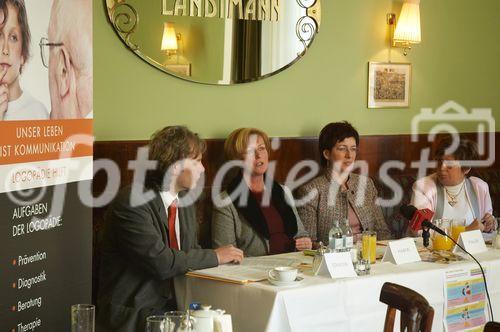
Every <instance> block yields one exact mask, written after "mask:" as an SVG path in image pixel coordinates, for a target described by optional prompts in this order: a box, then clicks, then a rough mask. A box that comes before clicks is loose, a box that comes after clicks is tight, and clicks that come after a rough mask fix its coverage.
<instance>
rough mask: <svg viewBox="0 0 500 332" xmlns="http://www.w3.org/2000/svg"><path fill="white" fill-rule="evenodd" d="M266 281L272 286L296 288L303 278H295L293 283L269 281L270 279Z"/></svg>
mask: <svg viewBox="0 0 500 332" xmlns="http://www.w3.org/2000/svg"><path fill="white" fill-rule="evenodd" d="M267 281H269V283H271V284H272V285H274V286H278V287H286V286H298V285H300V284H301V283H302V282H303V281H304V278H303V277H297V278H295V280H294V281H279V280H274V279H271V278H267Z"/></svg>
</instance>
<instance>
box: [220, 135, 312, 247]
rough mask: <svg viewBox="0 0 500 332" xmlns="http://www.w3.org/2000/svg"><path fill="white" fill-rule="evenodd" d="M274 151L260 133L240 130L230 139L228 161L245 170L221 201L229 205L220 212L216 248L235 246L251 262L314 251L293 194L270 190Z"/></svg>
mask: <svg viewBox="0 0 500 332" xmlns="http://www.w3.org/2000/svg"><path fill="white" fill-rule="evenodd" d="M269 151H270V142H269V138H268V136H267V134H266V133H264V132H263V131H261V130H259V129H255V128H240V129H236V130H235V131H233V132H232V133H231V134H230V135H229V137H228V138H227V140H226V142H225V144H224V152H225V155H226V159H228V160H240V161H242V168H241V170H240V171H239V172H238V174H237V175H236V176H235V177H234V178H233V179H232V180H231V182H230V183H229V185H228V186H227V189H226V191H224V192H223V193H222V194H221V196H220V198H221V200H227V201H228V202H227V204H225V205H223V206H217V204H216V206H215V207H214V211H213V217H212V242H213V246H214V248H218V247H222V246H225V245H229V244H232V245H234V246H236V247H238V248H240V249H241V250H243V252H244V253H245V256H264V255H272V254H280V253H285V252H291V251H295V250H305V249H311V246H312V243H311V239H310V238H309V235H308V234H307V232H306V231H305V230H304V227H303V225H302V222H301V221H300V218H299V216H298V214H297V210H296V209H295V206H294V203H293V202H294V201H293V197H292V195H291V193H290V191H289V189H288V188H286V187H284V186H282V185H280V184H279V183H277V182H275V181H272V185H268V186H266V181H265V180H266V171H267V169H268V165H269ZM269 183H270V181H269ZM241 195H243V197H244V198H245V197H246V199H240V198H241Z"/></svg>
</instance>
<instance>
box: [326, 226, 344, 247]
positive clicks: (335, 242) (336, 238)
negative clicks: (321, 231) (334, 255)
mask: <svg viewBox="0 0 500 332" xmlns="http://www.w3.org/2000/svg"><path fill="white" fill-rule="evenodd" d="M328 247H329V248H330V249H331V251H332V252H339V251H343V250H344V234H343V232H342V229H341V228H340V226H339V221H338V220H334V221H333V226H332V228H331V229H330V232H329V233H328Z"/></svg>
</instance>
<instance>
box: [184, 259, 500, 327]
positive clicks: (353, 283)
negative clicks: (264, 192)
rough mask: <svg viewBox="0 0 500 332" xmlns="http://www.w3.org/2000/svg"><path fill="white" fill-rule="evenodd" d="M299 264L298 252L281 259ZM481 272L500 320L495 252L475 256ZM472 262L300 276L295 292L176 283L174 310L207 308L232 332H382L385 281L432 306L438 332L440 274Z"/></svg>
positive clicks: (187, 280)
mask: <svg viewBox="0 0 500 332" xmlns="http://www.w3.org/2000/svg"><path fill="white" fill-rule="evenodd" d="M287 255H290V256H292V257H299V258H301V259H310V258H308V257H307V258H306V257H304V256H303V255H302V254H301V253H293V254H287ZM476 257H477V258H478V260H479V261H480V262H481V264H482V265H483V266H484V267H485V269H486V270H487V281H488V287H489V292H490V296H491V301H492V306H493V312H494V315H495V318H496V320H497V321H498V320H500V250H493V249H490V250H489V251H488V252H485V253H482V254H478V255H476ZM476 266H477V265H476V264H475V263H474V262H473V261H466V262H460V263H452V264H437V263H427V262H419V263H411V264H405V265H399V266H396V265H393V264H391V263H380V262H377V264H374V265H372V271H371V274H370V275H368V276H363V277H358V278H347V279H340V280H333V279H329V278H326V277H314V276H308V275H307V274H305V275H304V278H305V280H304V281H303V282H302V283H301V284H300V285H299V286H297V287H294V288H290V287H288V288H286V287H275V286H272V285H271V284H269V282H267V281H264V282H257V283H250V284H247V285H236V284H229V283H224V282H218V281H211V280H204V279H198V278H193V277H182V278H180V279H178V280H176V283H175V284H176V295H177V302H178V304H179V308H186V307H187V306H188V305H189V303H191V302H201V303H203V304H211V305H212V307H213V308H220V309H225V310H226V311H227V312H228V313H229V314H231V315H232V320H233V329H234V331H235V332H245V331H249V332H257V331H273V332H280V331H283V332H285V331H286V332H288V331H300V332H303V331H307V332H317V331H318V332H319V331H332V327H335V331H353V332H357V331H382V330H383V326H384V320H385V314H386V309H387V306H386V305H385V304H383V303H381V302H379V296H380V290H381V288H382V285H383V284H384V282H386V281H389V282H393V283H397V284H400V285H403V286H406V287H409V288H411V289H413V290H415V291H417V292H419V293H420V294H422V295H423V296H424V297H425V298H426V299H427V301H429V303H430V304H431V305H432V306H433V308H434V311H435V314H434V323H433V329H432V330H433V331H443V329H444V325H443V310H444V278H445V272H446V271H447V270H449V269H452V268H456V267H464V268H472V267H476Z"/></svg>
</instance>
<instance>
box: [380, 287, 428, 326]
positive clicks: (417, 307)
mask: <svg viewBox="0 0 500 332" xmlns="http://www.w3.org/2000/svg"><path fill="white" fill-rule="evenodd" d="M380 302H383V303H385V304H387V305H388V307H387V314H386V316H385V325H384V332H392V331H393V330H394V320H395V318H396V310H399V311H400V312H401V325H400V329H401V331H407V332H418V331H422V332H430V331H431V330H432V320H433V318H434V309H433V308H432V307H431V306H430V305H429V302H427V300H426V299H425V298H424V297H423V296H422V295H420V294H419V293H417V292H415V291H414V290H411V289H409V288H406V287H403V286H401V285H397V284H393V283H390V282H386V283H385V284H384V285H383V286H382V291H381V292H380Z"/></svg>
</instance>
